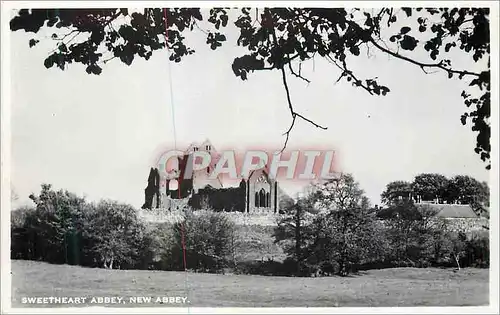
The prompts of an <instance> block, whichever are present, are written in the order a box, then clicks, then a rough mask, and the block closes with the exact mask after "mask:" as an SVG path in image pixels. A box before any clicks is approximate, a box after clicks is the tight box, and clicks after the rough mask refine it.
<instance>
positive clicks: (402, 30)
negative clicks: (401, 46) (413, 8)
mask: <svg viewBox="0 0 500 315" xmlns="http://www.w3.org/2000/svg"><path fill="white" fill-rule="evenodd" d="M409 31H411V28H410V27H408V26H403V27H402V28H401V34H406V33H408V32H409Z"/></svg>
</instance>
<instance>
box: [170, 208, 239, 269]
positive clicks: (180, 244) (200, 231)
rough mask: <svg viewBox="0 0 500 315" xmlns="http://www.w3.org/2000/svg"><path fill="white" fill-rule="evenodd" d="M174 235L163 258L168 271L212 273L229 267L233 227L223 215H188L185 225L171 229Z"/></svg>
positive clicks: (232, 245) (231, 253) (232, 243)
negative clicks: (188, 270) (170, 245)
mask: <svg viewBox="0 0 500 315" xmlns="http://www.w3.org/2000/svg"><path fill="white" fill-rule="evenodd" d="M173 232H174V233H173V234H174V242H173V244H172V247H171V248H170V249H169V251H168V253H166V255H165V258H166V264H167V266H168V269H169V270H184V268H186V269H191V270H195V271H209V272H215V271H219V270H221V269H223V268H225V267H227V266H228V265H230V264H231V262H232V257H233V253H234V244H235V226H234V223H233V222H231V221H230V220H229V219H228V218H227V217H226V216H225V215H224V214H223V213H204V214H202V215H192V214H189V213H188V214H186V219H185V220H184V222H181V223H177V224H175V225H174V227H173ZM183 249H184V250H185V259H186V265H184V250H183Z"/></svg>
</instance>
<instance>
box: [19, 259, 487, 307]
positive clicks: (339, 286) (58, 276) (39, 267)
mask: <svg viewBox="0 0 500 315" xmlns="http://www.w3.org/2000/svg"><path fill="white" fill-rule="evenodd" d="M488 291H489V270H488V269H478V268H465V269H462V270H460V271H457V270H455V269H439V268H389V269H380V270H369V271H363V272H360V273H358V274H353V275H351V276H348V277H321V278H301V277H274V276H258V275H229V274H225V275H224V274H206V273H205V274H204V273H190V272H174V271H152V270H106V269H99V268H85V267H80V266H69V265H53V264H49V263H45V262H35V261H24V260H12V307H47V306H50V307H54V306H59V307H61V306H66V307H67V306H82V305H75V304H73V305H60V304H59V305H49V304H42V305H33V304H22V303H21V302H22V298H23V297H49V296H56V297H65V296H66V297H97V296H101V297H104V296H107V297H111V296H116V297H118V296H119V297H123V298H124V301H129V298H131V297H152V298H153V300H154V299H156V298H157V297H163V296H180V297H187V298H188V299H187V301H189V303H188V304H187V305H186V304H182V303H180V304H168V305H167V304H161V303H153V302H152V303H147V304H129V303H125V304H120V305H116V304H106V305H100V306H111V307H117V306H120V307H138V306H140V307H145V306H151V307H155V306H156V307H158V306H162V307H165V306H192V307H195V306H196V307H392V306H485V305H488V303H489V293H488ZM84 305H86V306H92V305H90V303H89V299H87V303H86V304H84Z"/></svg>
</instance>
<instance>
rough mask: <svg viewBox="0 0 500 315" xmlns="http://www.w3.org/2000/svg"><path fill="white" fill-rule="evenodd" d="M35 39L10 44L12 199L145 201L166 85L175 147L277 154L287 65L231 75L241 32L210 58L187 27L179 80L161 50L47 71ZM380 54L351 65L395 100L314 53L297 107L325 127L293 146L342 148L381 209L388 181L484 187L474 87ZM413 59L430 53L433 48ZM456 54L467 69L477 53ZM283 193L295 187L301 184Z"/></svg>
mask: <svg viewBox="0 0 500 315" xmlns="http://www.w3.org/2000/svg"><path fill="white" fill-rule="evenodd" d="M49 34H50V33H49ZM32 37H33V34H31V33H30V34H26V33H24V32H21V31H18V32H15V33H12V38H11V60H12V62H11V70H12V77H11V78H12V81H11V85H12V92H11V101H12V102H11V112H12V123H11V125H12V177H11V178H12V185H13V186H14V189H15V191H16V193H17V194H18V195H19V200H18V202H17V203H16V204H21V203H26V202H28V201H29V200H28V195H29V194H30V193H32V192H34V193H38V192H39V190H40V184H42V183H50V184H52V185H53V187H54V188H56V189H60V188H63V189H67V190H69V191H72V192H75V193H77V194H80V195H85V196H87V197H88V198H89V199H91V200H98V199H101V198H112V199H116V200H119V201H122V202H127V203H130V204H132V205H134V206H136V207H140V206H141V205H142V203H143V201H144V188H145V187H146V184H147V176H148V174H149V168H150V167H151V163H152V162H153V161H154V158H155V156H156V155H157V153H158V152H159V150H161V149H162V148H165V147H166V146H167V145H168V144H169V143H172V142H173V141H174V139H173V125H172V104H171V102H170V91H169V80H170V79H172V84H173V106H174V108H175V110H174V111H175V121H176V135H177V143H178V144H180V145H182V144H184V145H187V144H189V143H191V142H193V141H203V140H205V139H207V138H208V139H210V141H211V142H212V143H213V145H214V146H215V147H228V146H233V147H234V146H237V147H240V148H244V147H245V146H250V145H252V146H259V145H262V146H269V145H271V146H274V147H276V148H278V149H279V148H281V146H282V144H283V141H284V140H285V137H284V136H282V133H283V132H284V131H286V129H287V128H288V126H289V124H290V122H291V117H290V113H289V111H288V108H287V103H286V96H285V91H284V89H283V86H282V84H281V76H280V73H279V72H278V71H272V72H270V71H265V72H264V73H254V74H251V75H250V76H249V80H248V81H244V82H243V81H241V80H240V79H239V78H237V77H235V75H234V74H233V72H232V69H231V64H232V60H233V58H234V57H235V56H239V55H241V52H242V50H241V48H237V47H236V46H235V37H234V36H232V37H231V36H229V42H227V43H225V44H224V46H223V48H221V49H220V50H217V51H215V52H214V51H211V50H210V48H209V47H208V45H206V44H205V37H204V34H202V33H200V32H198V33H197V34H193V35H191V36H190V37H189V42H188V43H189V45H190V46H191V47H193V48H194V49H195V50H196V53H195V54H194V55H191V56H188V57H185V58H184V60H183V61H182V62H181V63H180V64H173V63H172V64H171V71H172V72H171V73H172V76H171V77H170V76H169V70H168V64H167V62H168V61H167V52H166V51H160V52H155V53H154V54H153V57H152V58H151V59H150V60H149V61H145V60H143V59H136V60H135V61H134V63H133V64H132V66H130V67H129V66H126V65H125V64H123V63H121V62H120V61H119V60H113V61H112V62H110V63H108V64H107V65H105V66H104V70H103V73H102V74H101V75H100V76H94V75H88V74H87V73H86V72H85V71H84V67H83V66H81V65H76V64H72V65H70V67H69V69H67V70H66V71H60V70H59V69H56V68H53V69H49V70H47V69H45V67H44V65H43V60H44V58H45V57H46V56H47V55H48V52H49V51H50V50H52V49H53V48H54V47H55V46H54V45H55V43H54V42H52V41H51V40H47V41H46V42H41V43H39V44H38V45H37V46H35V47H34V48H31V49H30V48H29V47H28V40H29V39H30V38H32ZM372 53H374V56H373V57H371V58H367V57H366V56H365V55H364V56H362V57H359V58H356V59H354V60H355V62H351V63H350V64H351V67H352V68H353V70H357V75H358V77H360V78H364V79H367V78H372V77H374V76H378V78H379V83H380V84H385V85H387V86H389V88H390V89H391V92H390V93H389V94H388V95H386V96H371V95H369V94H368V93H367V92H366V91H364V90H363V89H360V88H354V87H351V85H350V84H349V83H347V82H345V81H341V82H339V83H337V84H334V83H335V81H336V79H337V78H338V76H339V71H338V69H336V68H335V67H334V66H332V65H330V64H329V63H327V62H325V61H323V60H321V59H319V58H316V60H315V62H314V67H313V62H311V61H310V62H308V63H306V64H304V65H303V67H302V68H303V71H304V75H305V76H306V77H307V78H308V79H310V80H311V84H309V85H307V83H305V82H303V81H301V80H299V79H297V78H295V77H293V76H289V77H288V81H289V85H290V89H291V96H292V100H293V102H294V105H295V107H296V109H297V111H298V112H300V113H302V114H304V115H305V116H307V117H309V118H311V119H313V120H314V121H316V122H317V123H319V124H322V125H326V126H328V130H326V131H324V130H320V129H317V128H315V127H313V126H312V125H309V124H307V123H305V122H303V121H298V123H297V124H296V126H295V129H294V130H293V131H292V133H291V137H290V140H289V145H290V146H293V147H306V148H311V147H314V146H315V145H316V146H322V147H325V146H326V147H329V148H331V149H334V150H336V151H337V155H338V158H340V162H341V166H342V168H341V171H344V172H349V173H352V174H353V175H354V177H355V178H356V179H357V180H358V181H359V182H360V184H361V187H362V188H363V189H364V190H365V191H366V193H367V196H368V197H369V198H370V199H371V201H372V203H373V204H378V203H380V193H381V192H382V191H383V189H384V187H385V185H386V184H387V183H389V182H390V181H394V180H408V181H411V180H412V179H413V177H414V176H415V175H417V174H419V173H423V172H437V173H441V174H443V175H446V176H453V175H456V174H467V175H471V176H473V177H475V178H476V179H478V180H481V181H483V180H484V181H488V177H489V173H488V172H487V171H486V170H485V166H486V165H485V164H484V163H483V162H482V161H481V160H480V159H479V156H478V155H477V154H475V153H474V151H473V149H474V147H475V137H476V135H477V134H476V133H474V132H472V131H471V130H470V125H467V126H462V125H461V123H460V115H461V114H462V113H463V112H464V111H465V110H466V107H465V105H464V104H463V99H462V98H461V97H460V93H461V91H462V89H463V88H464V87H467V81H463V82H462V81H459V80H456V79H453V80H450V79H448V78H447V75H446V74H445V73H441V72H440V73H436V74H431V75H426V74H424V73H423V72H422V70H421V69H420V68H418V67H415V66H413V65H410V64H407V63H405V62H403V61H401V60H395V59H394V58H389V57H388V56H387V55H384V54H382V53H375V52H374V51H372ZM454 57H458V58H460V55H457V56H454ZM467 57H468V56H467ZM417 58H418V59H419V60H421V61H426V60H428V57H426V55H425V54H422V55H420V56H417ZM454 61H457V64H460V65H461V66H470V63H468V60H464V59H462V60H460V59H457V58H455V59H454ZM469 68H470V67H469ZM282 187H284V189H285V190H286V191H287V192H289V193H290V194H291V195H293V194H294V193H295V192H296V191H297V189H298V188H297V187H294V186H292V185H289V184H287V183H282Z"/></svg>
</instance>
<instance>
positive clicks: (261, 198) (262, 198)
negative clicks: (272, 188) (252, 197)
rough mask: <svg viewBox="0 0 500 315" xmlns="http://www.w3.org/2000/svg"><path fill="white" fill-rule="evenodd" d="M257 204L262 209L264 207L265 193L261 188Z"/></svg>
mask: <svg viewBox="0 0 500 315" xmlns="http://www.w3.org/2000/svg"><path fill="white" fill-rule="evenodd" d="M259 204H260V206H261V207H262V208H264V207H266V192H265V191H264V188H262V189H261V190H260V192H259Z"/></svg>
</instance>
